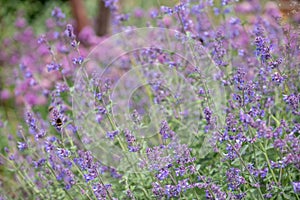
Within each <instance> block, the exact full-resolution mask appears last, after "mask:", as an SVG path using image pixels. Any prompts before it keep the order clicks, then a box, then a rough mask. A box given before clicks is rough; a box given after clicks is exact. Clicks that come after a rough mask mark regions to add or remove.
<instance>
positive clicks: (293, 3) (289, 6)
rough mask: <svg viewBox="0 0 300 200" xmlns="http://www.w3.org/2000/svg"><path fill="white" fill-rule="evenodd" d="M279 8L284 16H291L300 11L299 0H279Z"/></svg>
mask: <svg viewBox="0 0 300 200" xmlns="http://www.w3.org/2000/svg"><path fill="white" fill-rule="evenodd" d="M279 8H280V11H281V12H282V14H283V16H284V17H285V18H291V17H293V15H295V14H296V13H298V12H299V11H300V0H279Z"/></svg>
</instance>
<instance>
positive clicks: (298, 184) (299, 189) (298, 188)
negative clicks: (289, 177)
mask: <svg viewBox="0 0 300 200" xmlns="http://www.w3.org/2000/svg"><path fill="white" fill-rule="evenodd" d="M292 184H293V189H294V192H295V193H300V182H292Z"/></svg>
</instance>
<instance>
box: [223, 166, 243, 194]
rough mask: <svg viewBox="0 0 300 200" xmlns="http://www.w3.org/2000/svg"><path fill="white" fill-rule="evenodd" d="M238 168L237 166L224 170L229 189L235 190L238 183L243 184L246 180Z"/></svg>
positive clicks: (238, 185)
mask: <svg viewBox="0 0 300 200" xmlns="http://www.w3.org/2000/svg"><path fill="white" fill-rule="evenodd" d="M239 174H240V170H239V169H237V168H230V169H229V170H227V172H226V177H227V181H228V188H229V189H230V190H236V189H238V188H239V187H240V185H242V184H245V183H246V180H245V178H244V177H242V176H240V175H239Z"/></svg>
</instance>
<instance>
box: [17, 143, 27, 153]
mask: <svg viewBox="0 0 300 200" xmlns="http://www.w3.org/2000/svg"><path fill="white" fill-rule="evenodd" d="M27 148H28V146H27V144H26V143H25V142H18V149H19V150H20V151H24V150H25V149H27Z"/></svg>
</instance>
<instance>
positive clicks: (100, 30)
mask: <svg viewBox="0 0 300 200" xmlns="http://www.w3.org/2000/svg"><path fill="white" fill-rule="evenodd" d="M97 13H98V14H97V17H96V21H95V32H96V34H97V35H98V36H103V35H106V34H108V33H109V31H110V26H109V23H110V10H109V8H106V7H105V4H104V1H103V0H99V3H98V12H97Z"/></svg>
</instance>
